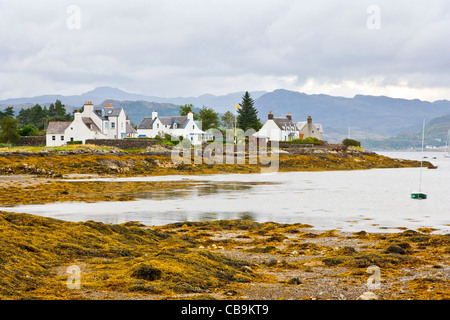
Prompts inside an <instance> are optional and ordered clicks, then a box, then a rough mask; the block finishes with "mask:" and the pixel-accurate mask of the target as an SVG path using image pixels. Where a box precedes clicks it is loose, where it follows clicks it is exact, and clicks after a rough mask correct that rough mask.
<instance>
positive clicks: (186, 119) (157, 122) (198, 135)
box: [137, 111, 206, 145]
mask: <svg viewBox="0 0 450 320" xmlns="http://www.w3.org/2000/svg"><path fill="white" fill-rule="evenodd" d="M137 132H138V134H139V137H148V138H154V137H156V136H160V137H163V136H164V135H165V134H170V135H171V136H173V137H176V138H177V139H178V138H179V137H183V138H184V139H188V140H189V141H190V142H191V144H194V145H196V144H201V143H202V142H203V141H205V139H206V133H205V132H204V131H202V130H201V129H200V127H199V126H198V125H197V122H196V121H195V120H194V115H193V113H192V112H189V113H188V115H187V116H177V117H159V116H158V112H156V111H153V112H152V116H151V117H146V118H144V119H143V120H142V122H141V123H140V124H139V126H138V128H137Z"/></svg>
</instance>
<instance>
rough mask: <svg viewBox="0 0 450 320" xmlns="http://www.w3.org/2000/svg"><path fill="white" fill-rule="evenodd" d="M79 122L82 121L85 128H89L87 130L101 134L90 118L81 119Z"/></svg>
mask: <svg viewBox="0 0 450 320" xmlns="http://www.w3.org/2000/svg"><path fill="white" fill-rule="evenodd" d="M81 120H83V122H84V124H85V125H86V127H88V128H89V130H91V131H97V132H101V130H100V128H99V127H98V126H97V125H96V124H95V122H94V121H93V120H92V119H91V118H88V117H82V118H81Z"/></svg>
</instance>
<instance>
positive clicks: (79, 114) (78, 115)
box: [74, 105, 86, 120]
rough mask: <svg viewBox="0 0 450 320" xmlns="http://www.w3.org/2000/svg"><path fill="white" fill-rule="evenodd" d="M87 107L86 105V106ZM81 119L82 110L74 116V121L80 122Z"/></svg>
mask: <svg viewBox="0 0 450 320" xmlns="http://www.w3.org/2000/svg"><path fill="white" fill-rule="evenodd" d="M85 107H86V105H85ZM80 119H81V113H80V110H77V112H75V114H74V120H80Z"/></svg>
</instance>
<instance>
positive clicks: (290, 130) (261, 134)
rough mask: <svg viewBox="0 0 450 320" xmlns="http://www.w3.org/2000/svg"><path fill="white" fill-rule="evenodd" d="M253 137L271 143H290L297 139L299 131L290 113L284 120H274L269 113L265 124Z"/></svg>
mask: <svg viewBox="0 0 450 320" xmlns="http://www.w3.org/2000/svg"><path fill="white" fill-rule="evenodd" d="M254 136H256V137H257V138H260V139H264V138H265V139H268V140H272V141H291V140H294V139H298V138H299V130H298V128H297V126H296V124H295V123H294V122H293V121H292V116H291V114H290V113H288V114H287V115H286V118H274V117H273V113H272V111H270V112H269V116H268V119H267V121H266V123H265V124H264V125H263V126H262V128H261V129H260V130H259V131H258V132H257V133H255V134H254Z"/></svg>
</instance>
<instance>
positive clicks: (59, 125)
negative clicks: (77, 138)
mask: <svg viewBox="0 0 450 320" xmlns="http://www.w3.org/2000/svg"><path fill="white" fill-rule="evenodd" d="M71 123H72V122H71V121H50V122H49V123H48V127H47V133H48V134H63V133H64V131H65V130H66V129H67V128H68V127H69V126H70V124H71Z"/></svg>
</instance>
